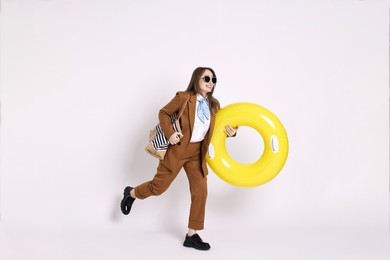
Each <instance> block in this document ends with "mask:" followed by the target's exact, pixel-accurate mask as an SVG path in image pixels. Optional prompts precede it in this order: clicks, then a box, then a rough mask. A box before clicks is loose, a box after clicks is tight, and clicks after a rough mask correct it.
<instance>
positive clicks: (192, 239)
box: [183, 233, 210, 250]
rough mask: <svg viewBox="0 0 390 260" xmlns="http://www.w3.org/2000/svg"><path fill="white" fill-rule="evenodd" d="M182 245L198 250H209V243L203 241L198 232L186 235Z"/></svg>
mask: <svg viewBox="0 0 390 260" xmlns="http://www.w3.org/2000/svg"><path fill="white" fill-rule="evenodd" d="M183 246H185V247H193V248H195V249H198V250H209V249H210V245H209V243H205V242H203V240H202V239H201V238H200V236H199V235H198V234H196V233H195V234H194V235H192V236H188V235H186V239H185V240H184V243H183Z"/></svg>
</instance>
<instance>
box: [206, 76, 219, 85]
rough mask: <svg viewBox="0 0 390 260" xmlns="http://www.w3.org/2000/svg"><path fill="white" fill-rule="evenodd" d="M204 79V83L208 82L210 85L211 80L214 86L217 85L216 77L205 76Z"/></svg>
mask: <svg viewBox="0 0 390 260" xmlns="http://www.w3.org/2000/svg"><path fill="white" fill-rule="evenodd" d="M202 78H203V80H204V82H206V83H209V82H210V80H211V82H213V84H216V83H217V78H216V77H210V76H203V77H202Z"/></svg>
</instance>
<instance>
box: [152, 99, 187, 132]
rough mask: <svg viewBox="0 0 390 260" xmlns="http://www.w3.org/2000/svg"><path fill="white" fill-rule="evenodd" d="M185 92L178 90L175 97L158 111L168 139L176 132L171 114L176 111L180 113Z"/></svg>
mask: <svg viewBox="0 0 390 260" xmlns="http://www.w3.org/2000/svg"><path fill="white" fill-rule="evenodd" d="M184 94H185V93H184V92H177V93H176V95H175V97H174V98H173V99H172V100H171V101H170V102H169V103H168V104H166V105H165V106H164V107H163V108H161V109H160V112H159V113H158V119H159V121H160V126H161V128H162V130H163V131H164V134H165V137H166V138H167V139H169V137H171V135H173V134H174V133H175V129H173V126H172V122H171V119H170V116H171V115H173V114H174V113H176V112H177V113H179V111H180V108H181V106H182V103H183V102H184Z"/></svg>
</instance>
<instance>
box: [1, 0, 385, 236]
mask: <svg viewBox="0 0 390 260" xmlns="http://www.w3.org/2000/svg"><path fill="white" fill-rule="evenodd" d="M313 2H315V3H313ZM386 2H387V1H352V0H350V1H347V0H345V1H331V0H329V1H282V0H279V1H249V0H245V1H192V2H187V1H186V2H185V1H175V0H169V1H127V0H116V1H103V0H84V1H76V0H63V1H60V0H58V1H55V0H52V1H49V0H46V1H43V0H42V1H38V0H36V1H33V0H31V1H27V0H26V1H23V0H14V1H11V0H8V1H7V0H5V1H2V10H1V172H0V174H1V189H0V192H1V193H0V195H1V196H0V198H1V204H0V214H1V220H0V225H1V226H3V227H9V228H60V229H62V228H84V227H86V228H93V229H140V230H171V231H172V230H176V231H177V232H182V233H183V234H184V232H185V230H186V226H187V218H188V211H189V202H190V197H189V191H188V184H187V180H186V177H185V174H183V173H184V172H182V174H180V175H179V176H178V178H177V179H176V180H175V182H174V183H173V184H172V186H171V187H170V189H169V190H168V191H167V192H166V193H165V194H164V195H162V196H160V197H155V198H150V199H148V200H145V201H136V202H135V204H134V205H133V210H132V212H131V215H129V216H123V215H121V213H120V209H119V202H120V199H121V197H122V190H123V188H124V187H125V186H127V185H137V184H140V183H141V182H144V181H147V180H149V179H150V178H151V177H152V176H153V174H154V173H155V168H156V166H157V161H156V160H155V159H154V158H152V157H150V156H149V155H147V154H146V153H145V152H144V150H143V149H144V146H145V144H146V142H147V138H148V131H149V128H150V127H152V126H153V125H154V124H155V123H156V122H157V112H158V110H159V108H161V107H162V106H163V105H165V104H166V103H167V102H168V101H169V100H170V99H171V98H172V97H173V96H174V94H175V92H176V91H178V90H184V89H185V88H186V87H187V84H188V82H189V79H190V77H191V73H192V71H193V69H195V68H196V67H197V66H210V67H212V68H214V69H215V71H216V73H217V76H218V79H219V82H218V85H217V87H216V90H215V96H216V97H217V98H218V99H219V101H220V102H221V104H222V106H225V105H228V104H231V103H235V102H241V101H247V102H253V103H257V104H260V105H262V106H264V107H266V108H268V109H270V110H271V111H273V112H274V113H275V114H276V115H277V116H278V117H279V119H280V120H281V121H282V123H283V124H284V126H285V128H286V130H287V133H288V135H289V140H290V153H289V157H288V160H287V163H286V165H285V167H284V168H283V170H282V171H281V172H280V174H279V175H278V176H277V177H276V178H275V179H274V180H272V181H271V182H269V183H267V184H265V185H261V186H258V187H255V188H239V187H235V186H232V185H230V184H228V183H225V182H223V181H222V180H221V179H219V178H218V177H217V176H216V175H215V174H214V173H213V172H210V174H209V199H208V204H207V216H206V227H205V228H206V230H207V229H208V228H213V229H217V230H218V229H219V230H223V229H225V228H227V227H228V228H229V229H241V230H245V229H254V228H255V229H264V228H275V229H278V228H282V229H284V228H295V229H310V228H352V229H355V228H359V229H361V228H367V229H375V230H376V229H380V230H384V231H385V232H387V230H388V228H389V150H388V146H389V109H388V102H389V88H388V79H389V73H388V70H389V64H388V60H389V53H388V47H389V45H388V42H389V41H388V39H389V38H388V35H389V9H388V4H387V3H386ZM252 139H255V140H256V141H255V142H252ZM256 144H257V145H261V140H260V137H259V136H258V135H257V134H256V133H254V132H253V131H252V130H251V129H245V128H243V129H241V130H240V132H239V134H238V137H237V138H236V139H234V140H229V143H228V146H229V150H230V151H231V152H232V154H233V156H234V157H235V158H237V159H238V160H246V159H248V158H252V159H253V160H254V159H255V158H256V157H257V156H258V152H257V151H256V149H257V147H256ZM252 159H251V160H252Z"/></svg>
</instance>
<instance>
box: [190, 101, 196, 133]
mask: <svg viewBox="0 0 390 260" xmlns="http://www.w3.org/2000/svg"><path fill="white" fill-rule="evenodd" d="M195 109H196V95H193V94H191V97H190V100H189V102H188V113H189V114H188V118H189V119H190V129H191V135H192V130H193V129H194V124H195Z"/></svg>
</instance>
